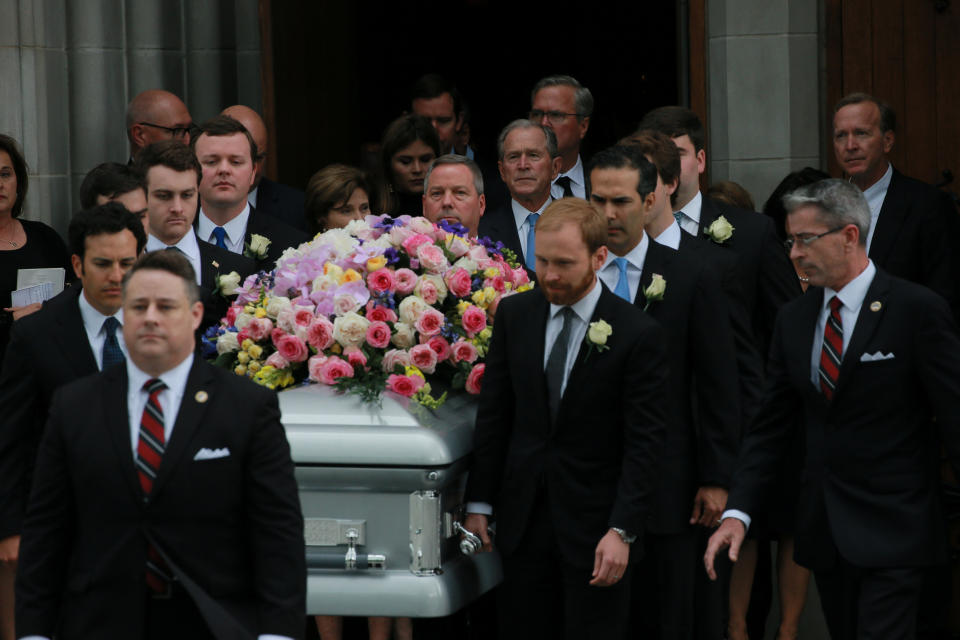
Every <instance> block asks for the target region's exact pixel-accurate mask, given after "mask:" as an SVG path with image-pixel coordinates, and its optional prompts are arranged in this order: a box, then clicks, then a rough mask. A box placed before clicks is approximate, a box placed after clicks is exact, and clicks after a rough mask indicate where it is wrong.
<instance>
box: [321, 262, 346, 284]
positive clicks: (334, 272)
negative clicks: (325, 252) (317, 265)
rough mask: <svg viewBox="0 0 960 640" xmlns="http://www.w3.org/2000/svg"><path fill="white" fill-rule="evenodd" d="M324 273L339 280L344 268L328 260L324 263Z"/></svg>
mask: <svg viewBox="0 0 960 640" xmlns="http://www.w3.org/2000/svg"><path fill="white" fill-rule="evenodd" d="M323 275H325V276H333V277H334V278H336V279H337V280H339V279H340V276H342V275H343V269H342V268H340V266H339V265H336V264H334V263H332V262H328V263H326V264H325V265H323Z"/></svg>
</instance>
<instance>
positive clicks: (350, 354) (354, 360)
mask: <svg viewBox="0 0 960 640" xmlns="http://www.w3.org/2000/svg"><path fill="white" fill-rule="evenodd" d="M343 355H345V356H347V362H349V363H350V366H352V367H354V368H355V369H356V368H359V367H366V366H367V354H365V353H364V352H363V351H361V350H360V349H357V348H356V347H349V348H347V349H345V350H344V352H343Z"/></svg>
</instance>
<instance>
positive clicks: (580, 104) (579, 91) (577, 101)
mask: <svg viewBox="0 0 960 640" xmlns="http://www.w3.org/2000/svg"><path fill="white" fill-rule="evenodd" d="M547 87H570V88H571V89H573V104H574V107H575V108H576V110H577V120H578V121H580V122H583V119H584V118H588V117H590V116H591V115H593V94H592V93H590V89H587V88H586V87H585V86H583V85H582V84H580V82H579V81H578V80H577V79H576V78H574V77H573V76H566V75H553V76H547V77H546V78H541V79H540V80H539V81H538V82H537V84H535V85H533V89H532V90H531V91H530V104H531V105H532V104H533V101H534V100H536V99H537V93H538V92H539V91H540V90H541V89H546V88H547Z"/></svg>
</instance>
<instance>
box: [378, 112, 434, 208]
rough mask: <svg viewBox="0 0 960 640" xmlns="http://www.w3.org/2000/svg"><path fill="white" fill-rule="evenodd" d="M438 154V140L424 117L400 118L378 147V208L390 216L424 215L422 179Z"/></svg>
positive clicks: (407, 116) (395, 121) (431, 126)
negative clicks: (379, 179)
mask: <svg viewBox="0 0 960 640" xmlns="http://www.w3.org/2000/svg"><path fill="white" fill-rule="evenodd" d="M438 155H440V140H439V138H437V132H436V131H435V130H434V128H433V125H432V124H430V121H429V120H427V119H426V118H424V117H423V116H418V115H413V114H410V115H406V116H400V117H399V118H397V119H396V120H394V121H393V122H391V123H390V126H389V127H387V131H386V132H385V133H384V134H383V142H382V143H381V145H380V171H381V180H382V185H381V196H380V197H381V200H380V204H381V209H382V211H383V213H389V214H391V215H410V216H419V215H422V214H423V180H424V178H426V176H427V169H429V168H430V165H431V163H433V161H434V159H435V158H436V157H437V156H438Z"/></svg>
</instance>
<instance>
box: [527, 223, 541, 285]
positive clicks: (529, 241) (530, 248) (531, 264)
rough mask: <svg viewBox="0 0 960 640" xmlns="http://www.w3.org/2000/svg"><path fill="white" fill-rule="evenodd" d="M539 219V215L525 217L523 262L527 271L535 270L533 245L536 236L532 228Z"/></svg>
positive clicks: (535, 260)
mask: <svg viewBox="0 0 960 640" xmlns="http://www.w3.org/2000/svg"><path fill="white" fill-rule="evenodd" d="M539 219H540V214H539V213H531V214H530V215H528V216H527V225H528V226H529V228H528V229H527V255H525V256H524V257H525V258H526V260H525V262H526V263H527V269H530V271H536V269H537V258H536V256H534V255H533V248H534V244H535V243H536V238H537V234H535V233H534V227H536V226H537V220H539Z"/></svg>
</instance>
